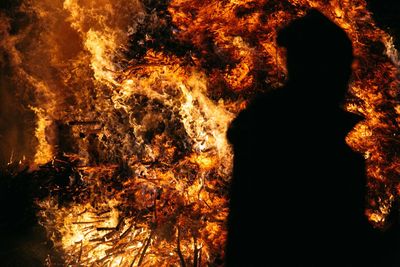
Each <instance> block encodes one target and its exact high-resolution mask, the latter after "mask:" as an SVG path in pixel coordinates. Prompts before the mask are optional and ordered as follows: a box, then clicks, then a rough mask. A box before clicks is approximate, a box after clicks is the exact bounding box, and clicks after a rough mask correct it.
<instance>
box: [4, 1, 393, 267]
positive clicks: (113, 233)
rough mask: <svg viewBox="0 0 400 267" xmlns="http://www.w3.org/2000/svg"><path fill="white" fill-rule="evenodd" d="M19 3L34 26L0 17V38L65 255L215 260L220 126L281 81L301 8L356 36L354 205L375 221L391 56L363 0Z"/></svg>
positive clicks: (222, 194) (221, 204)
mask: <svg viewBox="0 0 400 267" xmlns="http://www.w3.org/2000/svg"><path fill="white" fill-rule="evenodd" d="M22 2H23V4H22V5H20V6H18V7H17V8H16V9H15V10H14V11H13V12H15V13H14V14H9V16H10V17H11V16H12V15H15V14H17V13H18V14H19V16H23V17H24V18H27V21H32V22H34V23H32V25H25V24H27V23H25V24H24V22H19V21H17V19H16V20H15V21H13V20H12V19H11V18H9V17H7V16H6V15H0V19H1V26H0V34H1V36H2V40H1V41H0V47H1V48H2V50H4V53H5V54H6V55H7V57H8V58H9V65H10V66H9V67H10V71H9V72H10V73H11V74H10V75H11V76H12V77H13V78H12V79H11V80H12V81H13V82H14V83H15V84H16V85H18V86H15V87H16V88H18V89H16V90H17V95H18V96H19V100H20V101H21V103H23V104H24V105H25V106H26V108H28V107H29V109H30V110H32V111H30V112H32V113H34V114H36V115H35V116H36V140H35V142H36V153H35V155H31V156H28V158H27V162H28V164H30V166H31V169H35V171H34V172H32V173H30V174H29V175H33V176H34V177H40V178H41V179H39V180H40V182H41V190H44V191H41V192H42V193H43V192H44V193H43V194H42V195H41V197H40V198H37V205H38V207H39V208H40V209H39V211H38V214H37V216H38V218H39V219H40V222H41V224H42V225H44V226H45V227H46V229H47V232H48V235H49V237H50V238H51V239H52V241H53V242H54V245H55V248H56V249H57V250H58V251H59V252H60V253H62V254H63V259H62V260H61V261H62V263H61V264H62V265H77V264H79V265H82V266H100V265H101V266H114V265H118V266H187V265H193V266H208V265H213V266H217V265H222V262H223V260H222V259H223V256H224V255H223V251H224V245H225V237H226V229H225V219H226V216H227V213H228V210H227V203H228V199H227V191H228V185H229V179H230V172H231V166H232V152H231V149H230V147H229V146H228V145H227V142H226V138H225V134H226V129H227V127H228V124H229V122H230V121H231V120H232V119H233V118H234V117H235V114H237V113H238V112H239V111H240V110H241V109H243V108H244V107H245V105H246V102H247V100H248V99H249V98H250V97H251V96H253V95H254V94H255V93H257V92H259V91H260V90H266V89H267V90H274V89H275V88H277V87H278V86H279V85H281V84H282V83H283V82H284V80H285V73H286V70H285V63H284V62H285V53H284V51H282V50H279V49H278V48H277V46H276V44H275V39H276V30H277V29H279V28H281V27H283V26H285V25H286V24H287V23H288V22H289V21H291V20H292V19H294V18H296V17H299V16H302V15H303V14H304V13H305V11H306V10H307V9H309V8H311V7H314V8H317V9H319V10H321V11H322V12H323V13H324V14H325V15H326V16H328V17H330V18H331V19H332V20H333V21H335V22H336V23H337V24H339V25H340V26H342V27H343V28H344V29H345V30H346V32H347V33H348V35H349V36H350V37H351V39H352V41H353V46H354V48H355V54H356V56H357V61H356V62H355V63H354V79H353V82H352V85H351V90H350V92H349V98H348V102H347V106H346V108H347V109H348V110H350V111H352V112H358V113H362V114H363V115H364V116H365V117H366V118H367V119H366V121H365V123H362V124H359V125H357V127H356V128H355V129H354V130H353V131H352V132H351V133H350V135H349V136H348V137H347V141H348V143H349V144H350V145H351V146H352V147H353V148H354V149H356V150H358V151H361V152H362V153H363V154H364V155H365V158H366V160H367V162H368V174H369V177H370V179H369V185H368V186H369V191H370V195H369V198H368V207H367V209H366V214H367V215H368V217H369V218H370V220H371V222H373V223H374V224H375V225H376V226H383V225H384V223H385V216H386V215H387V214H388V211H389V209H390V208H391V206H392V203H393V202H394V201H395V199H396V198H397V196H398V191H399V184H398V180H397V177H398V175H399V172H400V167H399V166H400V165H399V162H400V161H399V157H398V155H400V153H398V152H399V151H398V150H399V147H400V146H399V142H398V129H399V123H400V120H399V118H400V104H399V102H398V93H399V92H398V78H397V76H396V75H398V67H399V61H398V55H397V51H396V50H395V49H394V47H393V41H392V39H391V37H390V36H389V35H388V34H387V33H385V32H384V31H382V30H381V29H379V28H378V27H376V26H375V24H374V21H373V20H372V18H371V14H370V12H369V11H368V10H367V8H366V3H365V1H364V0H356V1H346V0H345V1H313V0H287V1H267V0H261V1H249V0H240V1H233V0H232V1H219V0H210V1H203V0H172V1H167V2H163V1H147V0H143V1H140V0H136V1H126V0H116V1H112V3H109V1H103V0H96V1H78V0H65V1H63V0H57V1H36V2H35V3H33V2H32V1H22ZM156 2H157V3H156ZM21 20H23V19H21ZM14 24H15V25H14ZM17 24H18V25H17ZM56 261H57V260H56V259H50V260H49V261H48V262H49V265H51V264H54V262H56Z"/></svg>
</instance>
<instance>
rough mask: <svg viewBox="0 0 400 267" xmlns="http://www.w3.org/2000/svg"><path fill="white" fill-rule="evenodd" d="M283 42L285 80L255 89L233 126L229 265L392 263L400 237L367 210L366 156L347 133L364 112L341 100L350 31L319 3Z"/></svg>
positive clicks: (347, 74)
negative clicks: (348, 139) (379, 224)
mask: <svg viewBox="0 0 400 267" xmlns="http://www.w3.org/2000/svg"><path fill="white" fill-rule="evenodd" d="M277 42H278V45H280V46H282V47H284V48H286V52H287V70H288V80H287V82H286V85H285V86H284V87H283V88H280V89H279V90H274V91H272V92H269V93H265V94H261V95H258V96H257V97H255V98H254V99H253V100H252V101H251V102H250V103H249V106H248V107H247V108H246V109H245V110H243V111H242V112H241V113H240V114H239V115H238V116H237V118H236V119H235V120H234V121H233V122H232V124H231V125H230V127H229V130H228V140H229V141H230V142H231V144H232V145H233V149H234V169H233V178H232V182H231V188H230V213H229V216H228V241H227V247H226V266H228V267H231V266H244V267H250V266H257V267H258V266H307V267H311V266H338V267H344V266H363V267H364V266H380V267H384V266H392V265H390V264H391V262H390V260H391V256H393V255H394V254H395V249H394V247H395V244H394V239H395V237H396V235H395V234H389V232H385V233H384V232H381V231H378V230H376V229H374V228H373V227H372V225H371V224H370V223H369V222H368V219H367V218H366V216H365V215H364V207H365V194H366V190H365V188H366V174H365V162H364V159H363V157H362V155H360V154H359V153H356V152H354V151H352V150H351V148H350V147H349V146H348V145H347V144H346V141H345V138H346V135H347V134H348V133H349V131H350V130H351V129H352V128H353V127H354V126H355V125H356V124H357V123H358V122H359V121H360V120H361V119H362V118H361V117H359V116H358V115H355V114H352V113H349V112H346V111H345V110H344V109H343V108H342V107H341V104H342V102H343V100H344V97H345V95H346V92H347V89H348V83H349V79H350V77H351V64H352V61H353V50H352V44H351V41H350V39H349V38H348V36H347V35H346V33H345V32H344V31H343V30H342V29H341V28H340V27H339V26H337V25H336V24H334V23H333V22H332V21H330V20H329V19H328V18H326V17H325V16H324V15H323V14H321V13H320V12H319V11H317V10H314V9H312V10H310V11H309V12H308V13H307V14H306V15H305V16H303V17H301V18H299V19H296V20H294V21H292V22H291V23H290V24H289V25H288V26H287V27H285V28H283V29H282V30H280V31H279V32H278V39H277ZM393 266H394V265H393ZM398 266H400V265H398Z"/></svg>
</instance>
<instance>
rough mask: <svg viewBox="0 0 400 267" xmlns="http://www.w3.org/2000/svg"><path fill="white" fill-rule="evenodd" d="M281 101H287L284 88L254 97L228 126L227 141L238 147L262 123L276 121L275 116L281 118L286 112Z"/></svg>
mask: <svg viewBox="0 0 400 267" xmlns="http://www.w3.org/2000/svg"><path fill="white" fill-rule="evenodd" d="M282 101H285V102H287V101H288V99H287V94H286V92H285V88H281V89H276V90H274V91H271V92H268V93H264V94H259V95H257V96H256V97H254V98H253V99H252V100H251V101H250V102H249V104H248V106H247V107H246V108H245V109H244V110H242V111H241V112H240V113H239V115H238V116H237V117H236V118H235V119H234V120H233V121H232V123H231V124H230V126H229V128H228V134H227V138H228V141H229V142H230V143H231V144H233V145H240V143H241V142H242V141H243V140H248V138H249V137H250V136H249V135H250V134H254V131H255V129H256V128H260V127H263V125H264V121H268V120H269V119H276V118H277V117H276V115H277V114H280V116H282V115H283V114H284V113H286V112H288V110H287V107H285V106H283V105H280V104H279V103H282Z"/></svg>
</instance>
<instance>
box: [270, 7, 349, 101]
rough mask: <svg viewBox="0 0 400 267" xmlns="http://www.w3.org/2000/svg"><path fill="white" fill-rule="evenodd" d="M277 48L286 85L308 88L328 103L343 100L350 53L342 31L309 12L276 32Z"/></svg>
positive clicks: (319, 14) (306, 93) (320, 14)
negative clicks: (282, 52) (280, 51)
mask: <svg viewBox="0 0 400 267" xmlns="http://www.w3.org/2000/svg"><path fill="white" fill-rule="evenodd" d="M277 41H278V45H280V46H282V47H285V48H286V51H287V69H288V79H289V80H288V83H290V84H297V85H299V84H300V85H302V87H301V88H306V87H307V88H308V90H307V92H302V94H305V95H309V94H311V95H313V96H317V97H319V98H322V99H321V100H323V101H324V100H325V101H328V102H331V103H332V102H335V103H337V102H340V101H342V100H343V98H344V96H345V93H346V90H347V87H348V82H349V78H350V75H351V64H352V61H353V49H352V45H351V41H350V39H349V37H348V36H347V35H346V33H345V32H344V30H343V29H342V28H340V27H339V26H338V25H336V24H335V23H333V22H332V21H330V20H329V19H328V18H327V17H325V16H324V15H323V14H322V13H320V12H319V11H317V10H315V9H311V10H310V11H309V12H308V13H307V14H306V15H305V16H304V17H301V18H299V19H296V20H294V21H292V22H291V23H290V24H289V25H288V26H287V27H285V28H283V29H282V30H281V31H279V32H278V39H277Z"/></svg>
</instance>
